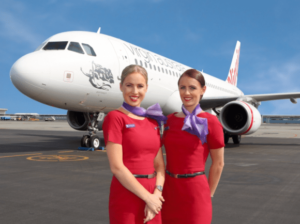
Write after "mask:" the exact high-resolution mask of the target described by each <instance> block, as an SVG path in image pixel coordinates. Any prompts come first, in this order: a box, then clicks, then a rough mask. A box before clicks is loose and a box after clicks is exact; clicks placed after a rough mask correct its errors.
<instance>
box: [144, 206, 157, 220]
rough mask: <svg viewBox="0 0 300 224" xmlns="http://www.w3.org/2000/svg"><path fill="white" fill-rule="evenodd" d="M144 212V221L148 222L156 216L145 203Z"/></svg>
mask: <svg viewBox="0 0 300 224" xmlns="http://www.w3.org/2000/svg"><path fill="white" fill-rule="evenodd" d="M144 213H145V217H146V218H144V223H146V222H149V221H150V220H152V219H153V218H154V217H155V216H156V214H155V213H153V212H152V211H151V210H150V209H149V207H148V205H146V207H145V210H144Z"/></svg>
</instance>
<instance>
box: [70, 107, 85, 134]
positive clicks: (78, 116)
mask: <svg viewBox="0 0 300 224" xmlns="http://www.w3.org/2000/svg"><path fill="white" fill-rule="evenodd" d="M67 120H68V123H69V125H70V126H71V128H73V129H75V130H78V131H86V130H87V128H88V124H89V119H88V114H87V113H83V112H76V111H68V113H67Z"/></svg>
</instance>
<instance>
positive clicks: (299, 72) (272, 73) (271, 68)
mask: <svg viewBox="0 0 300 224" xmlns="http://www.w3.org/2000/svg"><path fill="white" fill-rule="evenodd" d="M299 61H300V55H298V56H296V57H294V58H291V59H290V60H289V61H285V62H272V63H267V62H264V63H263V64H264V65H261V64H258V65H253V67H256V68H257V69H258V71H253V72H252V74H250V73H251V72H247V73H248V76H250V77H251V78H249V77H248V78H244V77H243V79H242V80H243V82H242V83H240V84H238V87H239V88H241V89H242V90H243V91H247V92H249V91H251V92H252V93H253V94H255V93H280V92H300V87H299V85H298V83H299V82H300V78H299V77H300V64H299Z"/></svg>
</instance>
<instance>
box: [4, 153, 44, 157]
mask: <svg viewBox="0 0 300 224" xmlns="http://www.w3.org/2000/svg"><path fill="white" fill-rule="evenodd" d="M40 154H42V153H34V154H23V155H14V156H0V158H9V157H17V156H32V155H40Z"/></svg>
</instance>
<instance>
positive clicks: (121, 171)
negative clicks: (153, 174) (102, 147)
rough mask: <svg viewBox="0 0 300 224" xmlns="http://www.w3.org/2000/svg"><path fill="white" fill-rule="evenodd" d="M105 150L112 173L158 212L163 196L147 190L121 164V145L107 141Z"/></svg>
mask: <svg viewBox="0 0 300 224" xmlns="http://www.w3.org/2000/svg"><path fill="white" fill-rule="evenodd" d="M106 151H107V156H108V160H109V165H110V169H111V172H112V173H113V175H114V176H115V177H116V178H117V179H118V180H119V181H120V183H121V184H122V185H123V186H124V187H125V188H126V189H128V190H129V191H131V192H132V193H134V194H135V195H136V196H138V197H139V198H141V199H142V200H143V201H145V202H146V204H147V205H148V207H149V208H150V209H151V210H152V211H153V212H155V213H156V214H158V212H159V211H160V208H161V206H162V201H164V199H163V197H162V196H161V195H155V194H151V193H150V192H149V191H147V190H146V189H145V188H144V187H143V186H142V185H141V184H140V183H139V182H138V181H137V179H136V178H135V177H134V176H133V175H132V173H131V172H130V171H129V170H128V169H127V167H126V166H125V165H124V164H123V150H122V145H120V144H117V143H113V142H110V141H108V142H107V145H106ZM120 200H122V199H120Z"/></svg>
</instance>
